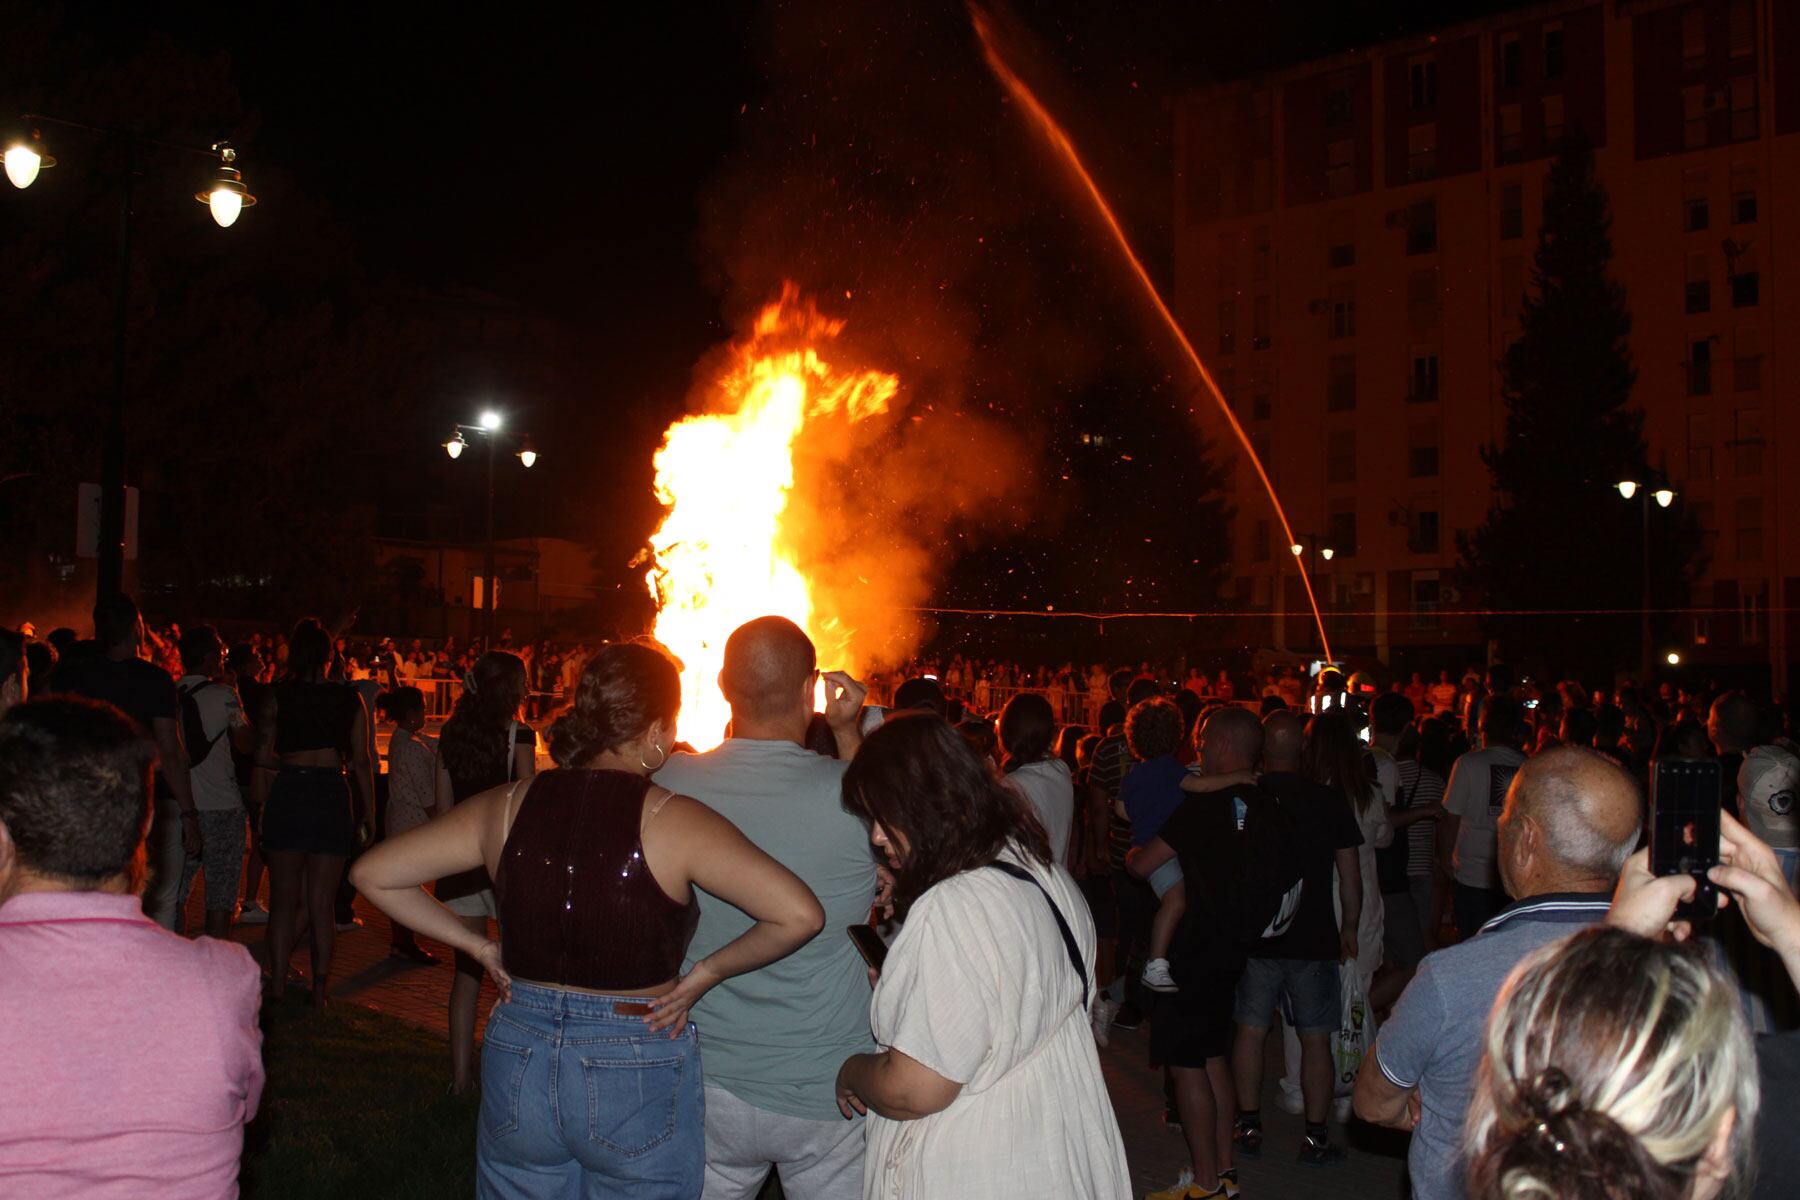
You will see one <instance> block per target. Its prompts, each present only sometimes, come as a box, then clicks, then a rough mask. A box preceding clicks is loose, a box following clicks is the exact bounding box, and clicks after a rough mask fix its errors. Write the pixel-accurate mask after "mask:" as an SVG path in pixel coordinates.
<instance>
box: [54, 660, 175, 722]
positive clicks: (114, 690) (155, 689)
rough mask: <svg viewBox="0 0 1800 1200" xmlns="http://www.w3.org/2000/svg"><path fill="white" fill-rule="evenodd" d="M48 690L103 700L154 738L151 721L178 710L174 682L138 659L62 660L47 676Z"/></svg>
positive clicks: (159, 669)
mask: <svg viewBox="0 0 1800 1200" xmlns="http://www.w3.org/2000/svg"><path fill="white" fill-rule="evenodd" d="M50 690H51V691H54V692H72V693H74V694H75V695H77V696H86V697H87V698H88V699H90V700H104V701H105V702H106V703H108V704H111V705H114V706H115V707H117V708H119V709H121V710H123V711H124V713H125V715H126V716H128V717H130V718H131V719H132V720H134V721H136V722H137V723H138V724H139V725H141V726H142V727H143V730H144V734H145V736H146V737H154V736H155V730H154V728H153V726H152V725H151V722H153V721H157V720H168V721H173V720H175V719H176V717H177V714H178V713H179V712H180V711H181V702H180V699H179V697H178V696H177V695H176V692H175V681H174V680H173V679H171V678H170V677H169V673H168V672H167V671H165V670H163V669H162V668H161V667H156V666H152V665H151V664H149V663H147V662H145V661H144V660H143V659H141V658H122V659H112V658H83V659H77V660H75V661H73V662H67V663H63V664H61V665H60V666H58V668H57V670H56V671H55V672H54V673H53V674H52V675H51V676H50Z"/></svg>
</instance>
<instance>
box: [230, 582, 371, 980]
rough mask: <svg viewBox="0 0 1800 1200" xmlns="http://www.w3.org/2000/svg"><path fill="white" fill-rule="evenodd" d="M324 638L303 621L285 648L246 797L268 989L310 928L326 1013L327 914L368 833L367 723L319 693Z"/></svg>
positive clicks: (315, 625) (326, 687) (347, 705)
mask: <svg viewBox="0 0 1800 1200" xmlns="http://www.w3.org/2000/svg"><path fill="white" fill-rule="evenodd" d="M330 661H331V637H330V635H329V634H327V633H326V632H325V627H324V626H323V625H321V624H319V622H318V621H316V620H314V619H312V618H311V617H308V618H306V619H305V620H303V621H301V622H300V623H299V624H297V625H295V626H294V632H293V635H292V636H291V637H289V638H288V658H287V674H286V675H285V677H283V679H282V680H281V681H280V682H279V683H277V684H275V685H274V686H273V687H271V688H270V689H269V690H268V693H267V694H266V695H265V697H264V699H263V707H262V713H261V716H260V719H259V720H258V721H257V722H256V731H257V735H258V745H257V751H256V766H257V771H256V775H255V778H254V779H253V780H252V783H251V787H252V789H253V791H254V792H255V799H256V803H257V806H258V807H259V808H261V810H262V850H263V855H264V857H265V858H266V859H267V860H268V866H269V942H268V948H269V953H268V968H269V980H270V986H271V987H272V988H273V989H274V990H275V991H276V993H277V994H279V993H280V992H281V990H282V989H283V987H284V985H285V983H286V980H287V969H288V959H289V958H291V957H292V956H293V951H294V942H295V941H296V940H298V938H299V936H300V929H301V926H302V925H303V924H310V925H311V927H312V1002H313V1004H315V1005H318V1006H323V1005H324V1004H325V997H326V987H327V984H328V982H329V980H330V978H331V955H332V951H333V949H334V948H335V947H336V943H337V926H336V923H335V916H334V914H333V906H334V901H335V898H336V895H337V887H338V881H339V879H340V878H342V876H343V873H344V861H345V860H346V859H347V858H349V857H350V852H351V851H352V850H353V849H355V847H356V843H357V841H358V840H359V839H360V840H361V841H364V842H367V841H369V840H370V839H371V838H372V837H373V835H374V826H375V760H374V755H373V753H372V748H371V747H370V745H369V714H368V710H367V709H366V708H364V706H363V700H362V697H361V696H360V695H358V694H357V692H356V690H355V689H354V688H350V687H347V686H345V685H344V684H341V683H328V682H326V679H325V669H326V667H327V666H328V665H329V663H330Z"/></svg>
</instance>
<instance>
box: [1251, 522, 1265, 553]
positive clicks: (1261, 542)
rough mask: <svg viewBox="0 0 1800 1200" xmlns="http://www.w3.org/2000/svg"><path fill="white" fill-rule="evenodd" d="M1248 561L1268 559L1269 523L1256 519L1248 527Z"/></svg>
mask: <svg viewBox="0 0 1800 1200" xmlns="http://www.w3.org/2000/svg"><path fill="white" fill-rule="evenodd" d="M1250 561H1252V562H1268V561H1269V523H1268V522H1267V521H1257V522H1256V523H1255V524H1254V525H1252V526H1251V527H1250Z"/></svg>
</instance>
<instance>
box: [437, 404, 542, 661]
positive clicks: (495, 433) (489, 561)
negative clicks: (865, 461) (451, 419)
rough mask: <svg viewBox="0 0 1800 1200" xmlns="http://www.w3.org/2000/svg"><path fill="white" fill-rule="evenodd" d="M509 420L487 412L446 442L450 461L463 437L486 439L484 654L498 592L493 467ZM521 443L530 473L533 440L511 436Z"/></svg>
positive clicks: (491, 636) (464, 440)
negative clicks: (503, 428) (474, 435)
mask: <svg viewBox="0 0 1800 1200" xmlns="http://www.w3.org/2000/svg"><path fill="white" fill-rule="evenodd" d="M505 424H506V419H505V418H504V417H503V416H501V415H500V413H499V412H498V411H496V410H495V409H491V408H489V409H484V410H483V411H482V413H481V417H480V419H479V421H478V423H477V424H474V425H461V424H459V425H457V426H456V427H455V430H454V431H453V432H452V433H451V435H450V440H449V441H447V442H445V443H444V452H445V453H446V454H448V455H449V456H450V457H451V458H460V457H461V456H462V452H463V450H464V449H465V448H467V446H468V444H469V443H468V439H467V438H465V437H464V436H463V435H464V434H476V435H478V436H480V437H483V438H485V439H487V450H488V453H487V549H486V551H485V552H484V553H483V555H482V568H481V569H482V585H481V645H482V649H483V651H487V650H492V649H493V648H494V593H495V592H496V591H498V590H499V589H498V588H496V587H495V584H494V464H495V460H496V459H497V458H498V456H499V448H500V439H501V437H503V436H504V434H503V433H502V432H501V428H502V426H504V425H505ZM512 436H513V437H514V439H515V440H517V441H518V443H519V449H518V451H517V454H518V458H519V461H520V462H522V463H524V464H525V469H526V470H530V469H531V467H532V465H533V464H534V463H536V462H537V459H538V455H537V451H536V450H534V449H532V444H531V438H530V437H529V436H528V435H526V434H521V433H514V434H513V435H512Z"/></svg>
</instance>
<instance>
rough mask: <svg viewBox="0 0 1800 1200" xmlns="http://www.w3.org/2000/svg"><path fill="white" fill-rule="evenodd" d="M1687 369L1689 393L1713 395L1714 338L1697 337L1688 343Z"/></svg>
mask: <svg viewBox="0 0 1800 1200" xmlns="http://www.w3.org/2000/svg"><path fill="white" fill-rule="evenodd" d="M1687 369H1688V385H1687V394H1688V395H1690V396H1710V395H1712V338H1710V337H1703V338H1695V339H1694V340H1693V341H1692V342H1689V343H1688V361H1687Z"/></svg>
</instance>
